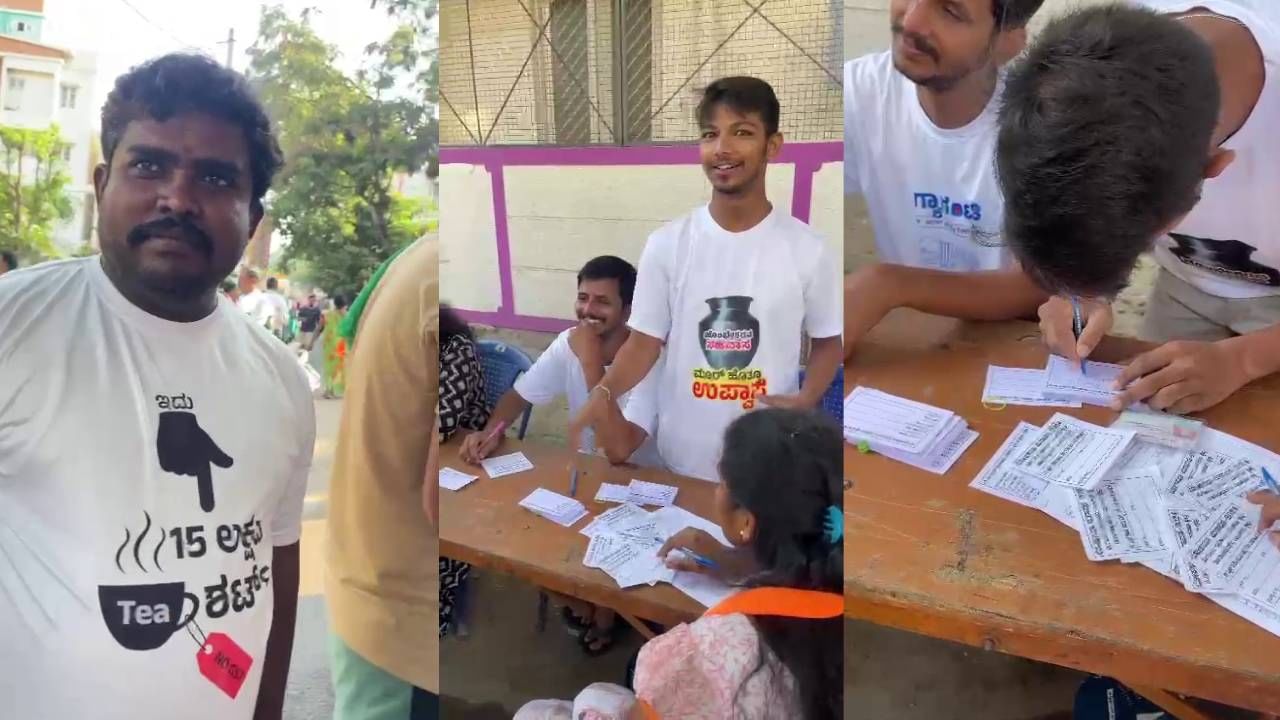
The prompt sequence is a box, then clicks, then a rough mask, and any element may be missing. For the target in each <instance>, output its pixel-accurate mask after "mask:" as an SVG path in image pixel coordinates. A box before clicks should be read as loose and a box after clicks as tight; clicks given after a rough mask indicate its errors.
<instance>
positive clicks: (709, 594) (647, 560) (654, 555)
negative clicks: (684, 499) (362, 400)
mask: <svg viewBox="0 0 1280 720" xmlns="http://www.w3.org/2000/svg"><path fill="white" fill-rule="evenodd" d="M688 527H693V528H698V529H700V530H702V531H704V532H706V533H707V534H709V535H711V536H712V537H713V538H715V539H716V540H717V541H719V542H720V543H721V544H722V545H724V546H726V547H728V546H729V541H728V540H727V539H726V538H725V537H724V533H723V532H722V531H721V529H720V527H719V526H718V525H716V524H715V523H713V522H711V521H710V520H707V519H706V518H704V517H701V516H698V515H695V514H693V513H691V512H689V511H688V510H685V509H684V508H680V507H676V506H675V505H671V506H668V507H663V508H660V509H658V510H655V511H653V512H649V511H647V510H645V509H644V508H642V507H640V506H638V505H635V504H633V503H630V502H626V503H623V504H621V505H619V506H617V507H615V508H611V509H609V510H607V511H605V512H602V513H600V515H598V516H597V517H596V519H594V520H592V521H591V522H590V523H588V524H587V526H586V527H584V528H582V530H580V531H579V532H581V533H582V534H583V535H586V536H587V537H589V538H591V541H590V542H589V543H588V544H587V552H586V555H585V556H583V559H582V564H583V565H586V566H587V567H592V568H597V569H600V570H603V571H604V572H606V573H608V574H609V576H610V577H612V578H613V579H614V581H616V582H617V583H618V586H619V587H623V588H628V587H633V586H635V585H645V584H647V585H656V584H657V583H659V582H668V583H671V584H672V585H673V586H674V587H675V588H676V589H677V590H679V591H680V592H683V593H684V594H686V595H688V596H689V597H691V598H693V599H694V600H697V601H698V602H700V603H702V604H703V605H704V606H706V607H712V606H714V605H715V604H717V603H719V602H720V601H721V600H723V599H724V598H726V597H728V596H729V595H732V594H733V593H734V592H736V588H733V587H731V586H729V585H728V584H726V583H725V582H723V581H721V580H719V579H717V578H715V577H711V576H708V575H704V574H702V573H693V572H682V571H675V570H672V569H671V568H668V567H667V566H666V563H664V562H663V561H662V558H660V557H658V551H659V550H661V549H662V546H663V544H665V543H666V541H667V540H668V539H669V538H670V537H671V536H672V535H675V534H676V533H678V532H680V531H681V530H683V529H685V528H688Z"/></svg>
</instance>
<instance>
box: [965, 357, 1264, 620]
mask: <svg viewBox="0 0 1280 720" xmlns="http://www.w3.org/2000/svg"><path fill="white" fill-rule="evenodd" d="M1090 368H1091V369H1092V363H1091V364H1090ZM1061 417H1064V416H1055V417H1054V418H1053V419H1052V420H1050V422H1049V423H1047V424H1046V425H1045V428H1043V429H1041V428H1037V427H1035V426H1034V425H1030V424H1028V423H1020V424H1019V425H1018V427H1017V428H1015V429H1014V431H1013V433H1012V434H1011V435H1010V436H1009V438H1008V439H1007V440H1006V441H1005V443H1004V445H1002V446H1001V447H1000V449H999V450H998V451H997V452H996V454H995V455H994V456H992V458H991V460H990V461H989V462H988V463H987V465H986V467H984V468H983V469H982V471H981V472H980V473H978V476H977V477H975V478H974V480H973V482H972V483H971V487H974V488H975V489H978V490H981V491H983V492H986V493H989V494H992V495H996V496H998V497H1001V498H1004V499H1007V500H1010V501H1012V502H1016V503H1019V504H1021V505H1026V506H1028V507H1032V508H1036V509H1038V510H1041V511H1043V512H1045V513H1048V514H1049V515H1051V516H1052V517H1054V518H1056V519H1058V520H1059V521H1061V522H1063V523H1065V524H1067V525H1069V526H1071V527H1072V528H1074V529H1075V530H1076V531H1077V532H1078V533H1079V535H1080V539H1081V544H1082V545H1083V547H1084V552H1085V555H1086V557H1088V558H1089V559H1090V560H1093V561H1098V562H1102V561H1109V560H1119V561H1121V562H1125V563H1138V564H1141V565H1144V566H1145V567H1147V568H1150V569H1152V570H1155V571H1156V572H1159V573H1161V574H1163V575H1165V576H1167V577H1169V578H1170V579H1172V580H1174V581H1175V582H1178V583H1181V584H1182V586H1183V587H1184V588H1186V589H1187V590H1189V591H1191V592H1195V593H1200V594H1203V595H1204V596H1205V597H1207V598H1208V599H1210V600H1212V601H1213V602H1216V603H1218V604H1219V605H1222V606H1223V607H1225V608H1226V609H1228V610H1230V611H1231V612H1233V613H1236V614H1237V615H1240V616H1241V617H1243V618H1245V619H1246V620H1249V621H1250V622H1253V623H1255V624H1257V625H1259V626H1261V627H1263V628H1266V629H1267V630H1269V631H1270V632H1272V633H1274V634H1276V635H1280V550H1277V549H1276V547H1275V546H1274V545H1273V544H1272V542H1271V539H1270V537H1269V534H1268V533H1260V532H1258V518H1259V517H1260V514H1261V509H1260V508H1259V507H1258V506H1256V505H1253V504H1251V503H1249V502H1248V501H1247V500H1246V499H1245V497H1246V495H1247V494H1248V493H1249V492H1251V491H1252V490H1255V489H1258V488H1261V487H1264V481H1263V478H1262V469H1263V468H1264V467H1275V468H1280V456H1276V455H1275V454H1274V453H1271V452H1268V451H1266V450H1264V449H1262V448H1260V447H1258V446H1256V445H1252V444H1249V443H1246V442H1244V441H1242V440H1239V439H1238V438H1234V437H1232V436H1230V435H1227V434H1225V433H1220V432H1217V431H1214V430H1211V429H1208V428H1205V429H1203V431H1202V432H1201V433H1200V445H1199V447H1198V448H1193V449H1190V450H1184V449H1179V448H1174V447H1169V446H1165V445H1160V444H1157V443H1152V442H1146V441H1143V440H1139V439H1136V438H1134V437H1131V436H1132V435H1133V431H1132V430H1131V429H1127V428H1123V427H1121V428H1099V427H1098V426H1091V425H1089V424H1088V423H1082V422H1081V421H1079V420H1074V419H1072V420H1071V421H1070V422H1068V423H1063V422H1058V423H1056V424H1055V421H1058V420H1059V419H1060V418H1061ZM1050 426H1053V427H1052V429H1051V427H1050ZM1046 433H1051V434H1049V435H1046ZM1117 433H1120V434H1117ZM1126 435H1127V436H1130V437H1127V438H1126ZM1029 470H1030V471H1033V472H1028V471H1029Z"/></svg>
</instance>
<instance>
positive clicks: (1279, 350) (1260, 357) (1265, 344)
mask: <svg viewBox="0 0 1280 720" xmlns="http://www.w3.org/2000/svg"><path fill="white" fill-rule="evenodd" d="M1226 342H1234V343H1239V344H1240V347H1241V352H1242V356H1241V357H1242V362H1243V367H1244V372H1245V376H1246V377H1248V378H1249V381H1250V382H1252V381H1254V380H1261V379H1262V378H1264V377H1267V376H1268V375H1274V374H1276V373H1280V323H1277V324H1275V325H1272V326H1271V327H1268V328H1263V329H1262V330H1255V331H1254V332H1251V333H1248V334H1246V335H1241V336H1240V337H1237V338H1232V339H1230V340H1228V341H1226Z"/></svg>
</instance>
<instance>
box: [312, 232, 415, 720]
mask: <svg viewBox="0 0 1280 720" xmlns="http://www.w3.org/2000/svg"><path fill="white" fill-rule="evenodd" d="M438 327H439V243H438V241H437V240H436V239H434V238H423V239H421V240H418V241H417V242H416V243H415V244H414V245H412V246H411V247H409V248H408V249H407V250H405V251H404V253H403V254H401V255H400V257H399V258H397V259H396V260H395V261H394V262H393V263H392V264H391V266H390V267H389V268H388V269H387V271H386V274H385V275H384V276H383V277H382V280H381V281H380V282H379V284H378V286H377V288H376V289H375V290H374V291H373V294H372V295H371V296H370V297H369V302H368V304H367V306H366V307H365V309H364V313H363V315H362V316H361V318H360V321H359V326H358V330H357V333H356V338H355V340H356V342H355V346H354V350H353V351H352V352H351V353H350V354H349V355H348V357H347V368H346V374H347V388H346V389H347V394H346V400H345V406H344V407H343V412H342V425H341V429H340V430H339V434H338V445H337V452H336V456H335V458H334V466H333V478H332V480H331V481H330V489H329V503H330V508H329V554H328V578H327V587H326V593H327V595H328V600H329V613H330V623H331V627H332V632H333V637H332V660H333V684H334V694H335V703H334V705H335V707H334V717H335V719H336V720H426V719H427V718H436V717H438V716H439V695H438V693H439V689H440V688H439V686H440V673H439V648H440V645H439V642H440V641H439V625H438V623H439V612H440V611H439V577H438V573H437V558H438V556H439V549H438V548H439V537H438V534H437V532H436V529H435V527H433V526H432V524H431V522H430V521H429V520H428V518H427V514H426V513H424V512H423V509H424V508H423V500H424V497H425V495H424V482H425V478H426V476H427V454H428V448H429V441H430V437H431V430H432V427H433V424H434V421H435V411H436V402H437V393H438V382H439V338H438V329H437V328H438Z"/></svg>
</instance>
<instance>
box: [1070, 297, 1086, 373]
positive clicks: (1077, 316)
mask: <svg viewBox="0 0 1280 720" xmlns="http://www.w3.org/2000/svg"><path fill="white" fill-rule="evenodd" d="M1071 331H1072V333H1074V334H1075V336H1076V347H1077V348H1078V347H1080V335H1081V334H1082V333H1084V317H1083V316H1082V315H1081V313H1080V298H1078V297H1076V296H1075V295H1072V296H1071ZM1080 374H1081V375H1085V376H1087V375H1088V372H1086V371H1085V359H1084V358H1080Z"/></svg>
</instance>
